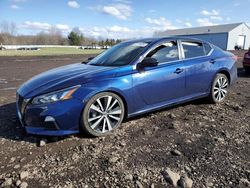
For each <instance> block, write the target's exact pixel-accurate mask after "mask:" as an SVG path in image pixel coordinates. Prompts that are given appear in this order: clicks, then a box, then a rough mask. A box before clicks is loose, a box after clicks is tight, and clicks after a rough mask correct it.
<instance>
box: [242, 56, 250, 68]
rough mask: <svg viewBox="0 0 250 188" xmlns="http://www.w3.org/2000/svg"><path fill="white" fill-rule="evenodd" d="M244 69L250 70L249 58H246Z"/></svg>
mask: <svg viewBox="0 0 250 188" xmlns="http://www.w3.org/2000/svg"><path fill="white" fill-rule="evenodd" d="M243 67H249V68H250V59H249V58H244V60H243Z"/></svg>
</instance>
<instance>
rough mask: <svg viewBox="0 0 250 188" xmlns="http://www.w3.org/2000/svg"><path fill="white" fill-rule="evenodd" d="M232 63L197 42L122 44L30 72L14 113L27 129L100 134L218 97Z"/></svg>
mask: <svg viewBox="0 0 250 188" xmlns="http://www.w3.org/2000/svg"><path fill="white" fill-rule="evenodd" d="M236 60H237V58H236V56H234V55H233V54H232V53H230V52H226V51H223V50H221V49H220V48H218V47H216V46H214V45H212V44H210V43H207V42H204V41H200V40H197V39H190V38H181V37H180V38H179V37H168V38H153V39H140V40H132V41H126V42H122V43H120V44H118V45H116V46H114V47H112V48H110V49H108V50H107V51H105V52H103V53H102V54H100V55H99V56H97V57H96V58H94V59H91V60H90V61H89V62H88V63H77V64H72V65H67V66H63V67H59V68H56V69H52V70H49V71H47V72H44V73H42V74H39V75H37V76H35V77H33V78H32V79H30V80H29V81H27V82H26V83H24V84H23V85H22V86H21V87H20V88H19V89H18V91H17V112H18V116H19V119H20V121H21V123H22V125H23V126H24V127H25V129H26V131H27V132H28V133H30V134H39V135H66V134H74V133H78V132H80V131H84V132H85V133H88V134H90V135H92V136H104V135H107V134H109V133H110V132H112V131H113V130H115V129H116V128H117V127H118V126H119V125H121V123H122V121H123V119H124V118H128V117H132V116H136V115H139V114H142V113H146V112H150V111H153V110H157V109H160V108H164V107H166V106H170V105H174V104H179V103H184V102H187V101H190V100H194V99H198V98H207V99H209V100H210V101H211V102H212V103H221V102H223V101H224V99H225V97H226V95H227V93H228V88H229V86H230V85H232V84H233V83H234V82H235V81H236V79H237V67H236Z"/></svg>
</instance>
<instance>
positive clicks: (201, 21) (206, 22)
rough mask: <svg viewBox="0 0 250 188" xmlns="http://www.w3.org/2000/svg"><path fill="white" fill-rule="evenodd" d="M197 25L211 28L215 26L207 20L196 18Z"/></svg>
mask: <svg viewBox="0 0 250 188" xmlns="http://www.w3.org/2000/svg"><path fill="white" fill-rule="evenodd" d="M196 21H197V22H198V24H199V26H213V25H217V24H215V23H213V22H211V21H210V20H209V19H208V18H198V19H197V20H196Z"/></svg>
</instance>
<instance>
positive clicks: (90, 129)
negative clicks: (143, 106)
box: [80, 92, 125, 137]
mask: <svg viewBox="0 0 250 188" xmlns="http://www.w3.org/2000/svg"><path fill="white" fill-rule="evenodd" d="M124 114H125V108H124V104H123V101H122V99H121V98H120V97H119V96H118V95H116V94H114V93H111V92H102V93H98V94H96V95H95V96H93V97H92V98H91V99H90V100H89V101H88V102H87V104H86V106H85V108H84V110H83V113H82V118H81V122H80V126H81V128H82V130H83V131H84V132H85V133H87V134H89V135H91V136H95V137H99V136H106V135H108V134H110V133H111V132H113V131H114V130H115V129H116V128H117V127H119V126H120V125H121V123H122V121H123V118H124Z"/></svg>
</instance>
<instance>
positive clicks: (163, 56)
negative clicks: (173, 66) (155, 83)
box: [147, 41, 179, 63]
mask: <svg viewBox="0 0 250 188" xmlns="http://www.w3.org/2000/svg"><path fill="white" fill-rule="evenodd" d="M147 57H152V58H155V59H156V60H157V61H158V62H159V63H165V62H169V61H175V60H179V53H178V46H177V43H176V42H175V41H169V42H166V43H164V44H162V45H160V46H158V47H157V48H155V49H154V50H152V51H151V52H150V53H149V54H148V55H147Z"/></svg>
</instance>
